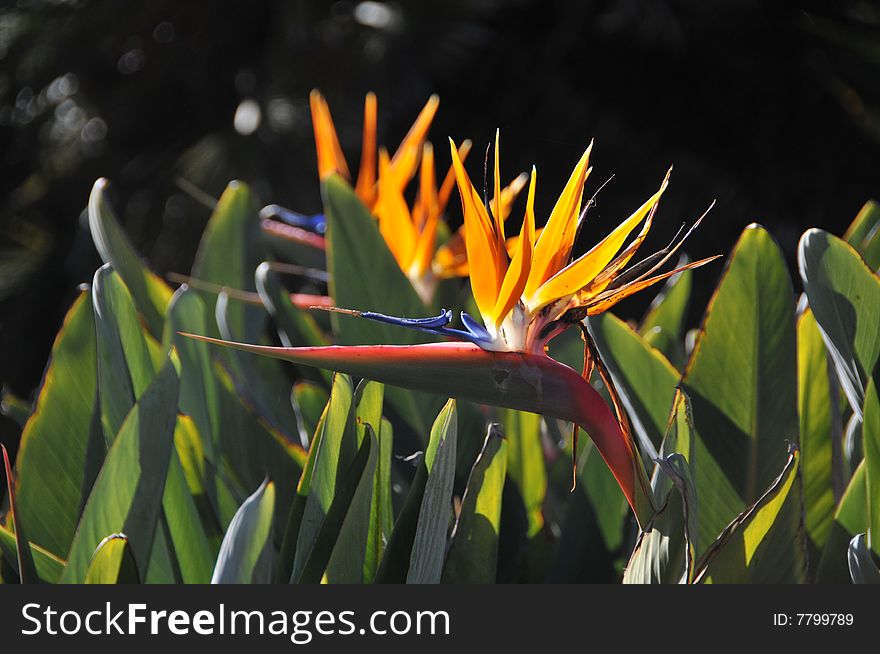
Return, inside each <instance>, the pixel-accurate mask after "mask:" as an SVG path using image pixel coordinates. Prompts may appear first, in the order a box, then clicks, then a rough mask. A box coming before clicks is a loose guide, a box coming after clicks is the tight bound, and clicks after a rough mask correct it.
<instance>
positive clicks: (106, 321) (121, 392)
mask: <svg viewBox="0 0 880 654" xmlns="http://www.w3.org/2000/svg"><path fill="white" fill-rule="evenodd" d="M92 300H93V302H94V305H95V327H96V330H97V335H98V395H99V397H100V400H101V424H102V425H103V427H104V437H105V439H106V441H107V443H108V444H110V443H112V442H113V438H114V437H115V436H116V433H117V432H118V431H119V428H120V427H121V426H122V423H123V421H124V420H125V418H126V416H127V415H128V413H129V411H130V410H131V407H132V406H134V403H135V401H136V400H137V399H138V398H139V397H140V396H141V395H142V394H143V392H144V391H145V390H146V389H147V387H148V386H149V385H150V382H151V381H152V380H153V377H154V375H155V370H154V369H153V360H152V358H151V356H150V352H149V350H148V348H147V343H146V337H145V334H144V331H143V329H142V327H141V323H140V320H139V319H138V315H137V311H136V309H135V306H134V302H132V299H131V295H130V294H129V292H128V289H127V288H126V286H125V284H124V283H123V281H122V279H121V278H120V277H119V275H118V274H117V273H116V272H114V270H113V269H112V268H111V267H110V266H109V265H107V264H105V265H103V266H102V267H101V268H99V269H98V270H97V272H96V273H95V279H94V284H93V286H92Z"/></svg>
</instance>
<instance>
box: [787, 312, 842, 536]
mask: <svg viewBox="0 0 880 654" xmlns="http://www.w3.org/2000/svg"><path fill="white" fill-rule="evenodd" d="M797 331H798V415H799V416H800V434H801V437H800V447H801V453H802V463H801V479H802V480H803V486H804V512H805V515H804V519H805V524H806V528H807V534H808V536H809V538H810V542H811V543H812V545H813V546H814V548H816V549H817V551H820V552H821V550H822V547H824V545H825V539H826V538H827V537H828V530H829V529H830V528H831V523H832V521H833V519H834V508H835V503H836V502H835V497H834V484H835V480H836V479H837V480H842V479H843V475H844V473H843V470H835V456H834V455H833V450H834V447H835V443H834V441H835V439H836V440H837V441H838V443H839V441H840V418H839V417H838V416H836V415H834V412H835V408H836V407H837V399H838V398H837V394H838V393H839V389H838V388H837V386H836V384H835V385H834V386H832V383H831V375H832V374H834V373H833V372H832V370H830V368H829V365H828V351H827V350H826V348H825V343H824V341H823V340H822V334H821V333H820V331H819V326H818V325H817V324H816V319H815V318H814V317H813V312H812V311H811V310H810V309H809V307H808V308H807V309H806V310H805V311H804V313H803V314H801V316H800V318H799V319H798V323H797ZM838 447H839V445H838ZM837 465H839V463H838V464H837ZM837 483H840V482H839V481H838V482H837ZM841 485H842V484H841Z"/></svg>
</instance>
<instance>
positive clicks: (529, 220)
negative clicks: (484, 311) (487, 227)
mask: <svg viewBox="0 0 880 654" xmlns="http://www.w3.org/2000/svg"><path fill="white" fill-rule="evenodd" d="M535 177H536V171H535V168H534V167H533V168H532V177H531V183H530V184H529V196H528V200H527V201H526V214H525V217H524V218H523V224H522V229H521V230H520V234H519V246H518V247H517V249H516V253H515V254H514V255H513V261H511V263H510V268H508V269H507V274H506V275H505V276H504V283H503V284H502V286H501V292H500V293H499V294H498V301H497V302H496V304H495V312H494V313H495V315H494V319H495V326H496V327H500V326H501V323H502V322H503V321H504V318H505V317H507V314H508V313H510V310H511V309H513V307H514V306H515V305H516V303H517V302H519V299H520V296H521V295H522V292H523V289H524V288H525V286H526V281H527V280H528V278H529V270H531V267H532V246H533V244H534V241H535ZM499 195H500V193H499Z"/></svg>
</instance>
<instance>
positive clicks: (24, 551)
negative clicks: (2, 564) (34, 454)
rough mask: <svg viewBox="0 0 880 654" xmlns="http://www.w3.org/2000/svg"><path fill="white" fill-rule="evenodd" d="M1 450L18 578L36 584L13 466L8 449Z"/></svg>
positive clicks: (2, 448)
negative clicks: (12, 527)
mask: <svg viewBox="0 0 880 654" xmlns="http://www.w3.org/2000/svg"><path fill="white" fill-rule="evenodd" d="M0 450H3V468H4V470H5V473H6V489H7V494H6V501H7V502H8V504H9V514H11V515H12V520H13V523H14V525H15V559H16V561H17V562H18V578H19V580H20V581H21V583H23V584H35V583H37V580H38V576H37V571H36V568H35V567H34V557H33V555H32V554H31V548H30V541H29V540H28V537H27V531H26V530H25V526H24V523H23V522H22V520H21V512H20V511H19V510H18V502H17V501H16V499H15V477H14V475H13V473H12V464H11V463H9V453H8V452H7V451H6V447H5V446H4V445H2V444H0ZM9 514H7V518H6V519H7V524H9Z"/></svg>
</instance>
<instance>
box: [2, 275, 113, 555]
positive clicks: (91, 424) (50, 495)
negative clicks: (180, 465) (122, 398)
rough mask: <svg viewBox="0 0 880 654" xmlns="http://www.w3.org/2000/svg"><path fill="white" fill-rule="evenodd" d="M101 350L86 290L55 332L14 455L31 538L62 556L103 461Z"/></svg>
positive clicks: (20, 502)
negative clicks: (99, 388)
mask: <svg viewBox="0 0 880 654" xmlns="http://www.w3.org/2000/svg"><path fill="white" fill-rule="evenodd" d="M95 356H96V355H95V318H94V313H93V311H92V297H91V293H90V292H89V291H88V289H85V290H82V291H81V292H80V294H79V297H78V298H77V299H76V301H75V302H74V303H73V306H72V307H71V308H70V310H69V311H68V312H67V316H66V317H65V318H64V324H63V325H62V326H61V330H60V331H59V332H58V336H56V338H55V343H54V345H53V346H52V355H51V358H50V359H49V365H48V367H47V368H46V372H45V374H44V376H43V383H42V386H41V387H40V392H39V395H38V396H37V401H36V406H35V408H34V411H33V413H32V414H31V416H30V418H29V419H28V422H27V424H26V425H25V427H24V431H23V432H22V437H21V444H20V445H19V449H18V456H17V461H16V470H17V471H18V479H17V482H16V498H17V499H18V508H19V511H20V512H21V515H22V520H23V522H24V524H26V525H27V529H28V537H29V538H30V539H31V541H32V542H33V543H34V544H35V545H38V546H40V547H42V548H45V549H46V550H48V551H49V552H51V553H52V554H54V555H55V556H59V557H66V556H67V551H68V550H69V549H70V543H71V541H72V540H73V534H74V532H75V531H76V525H77V523H78V522H79V517H80V513H81V511H82V507H83V505H84V504H85V500H86V498H87V497H88V495H89V492H90V491H91V488H92V483H93V482H94V480H95V476H96V475H97V474H98V470H99V469H100V467H101V462H102V461H103V459H104V437H103V435H102V434H101V426H100V424H99V422H98V416H99V409H98V408H97V401H98V397H97V372H96V367H95ZM105 535H106V534H105Z"/></svg>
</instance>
